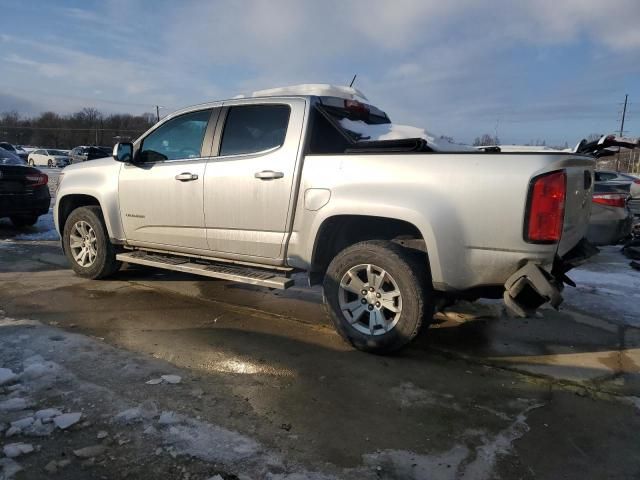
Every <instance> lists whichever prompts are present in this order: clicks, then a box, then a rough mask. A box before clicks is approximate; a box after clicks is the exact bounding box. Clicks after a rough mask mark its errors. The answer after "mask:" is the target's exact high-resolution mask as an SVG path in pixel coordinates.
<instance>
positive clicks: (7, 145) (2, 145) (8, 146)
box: [0, 142, 16, 152]
mask: <svg viewBox="0 0 640 480" xmlns="http://www.w3.org/2000/svg"><path fill="white" fill-rule="evenodd" d="M0 148H4V149H5V150H7V151H9V152H15V151H16V149H15V148H13V145H11V144H10V143H6V142H0Z"/></svg>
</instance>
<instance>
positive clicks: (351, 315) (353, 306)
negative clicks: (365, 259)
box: [338, 263, 402, 335]
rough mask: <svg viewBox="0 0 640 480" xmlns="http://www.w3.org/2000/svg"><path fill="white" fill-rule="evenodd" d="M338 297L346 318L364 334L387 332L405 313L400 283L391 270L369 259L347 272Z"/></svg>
mask: <svg viewBox="0 0 640 480" xmlns="http://www.w3.org/2000/svg"><path fill="white" fill-rule="evenodd" d="M338 301H339V304H340V310H341V311H342V314H343V315H344V317H345V319H346V320H347V321H348V322H349V323H350V324H351V326H352V327H353V328H355V329H356V330H357V331H359V332H360V333H363V334H365V335H384V334H385V333H387V332H389V331H391V330H392V329H393V328H394V327H395V326H396V325H397V323H398V321H399V320H400V315H401V314H402V294H401V293H400V289H399V288H398V284H397V283H396V281H395V280H394V278H393V277H392V276H391V274H389V272H387V271H385V270H384V269H382V268H380V267H378V266H376V265H373V264H370V263H369V264H361V265H356V266H355V267H352V268H350V269H349V270H348V271H347V273H345V274H344V276H343V277H342V280H340V291H339V296H338Z"/></svg>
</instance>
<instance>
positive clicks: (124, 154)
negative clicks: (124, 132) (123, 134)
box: [113, 142, 133, 163]
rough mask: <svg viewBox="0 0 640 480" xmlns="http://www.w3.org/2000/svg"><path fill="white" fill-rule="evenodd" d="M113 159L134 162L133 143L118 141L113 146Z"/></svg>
mask: <svg viewBox="0 0 640 480" xmlns="http://www.w3.org/2000/svg"><path fill="white" fill-rule="evenodd" d="M113 159H114V160H116V161H118V162H123V163H131V162H133V143H130V142H123V143H116V144H115V146H114V147H113Z"/></svg>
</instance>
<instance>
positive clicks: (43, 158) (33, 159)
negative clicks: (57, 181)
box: [28, 148, 71, 168]
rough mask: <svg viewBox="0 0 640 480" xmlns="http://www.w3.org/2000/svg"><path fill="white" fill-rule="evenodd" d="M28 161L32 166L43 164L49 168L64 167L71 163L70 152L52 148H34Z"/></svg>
mask: <svg viewBox="0 0 640 480" xmlns="http://www.w3.org/2000/svg"><path fill="white" fill-rule="evenodd" d="M28 162H29V165H31V166H32V167H36V166H42V167H49V168H54V167H60V168H63V167H66V166H67V165H69V164H70V163H71V161H70V159H69V154H68V153H66V152H65V151H63V150H56V149H51V148H48V149H42V148H41V149H39V150H34V151H33V152H31V153H30V154H29V160H28Z"/></svg>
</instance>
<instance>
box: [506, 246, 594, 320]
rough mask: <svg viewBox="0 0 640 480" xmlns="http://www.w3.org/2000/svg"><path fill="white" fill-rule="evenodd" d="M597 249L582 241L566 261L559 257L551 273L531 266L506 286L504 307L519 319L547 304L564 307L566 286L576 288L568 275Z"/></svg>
mask: <svg viewBox="0 0 640 480" xmlns="http://www.w3.org/2000/svg"><path fill="white" fill-rule="evenodd" d="M598 251H599V250H598V249H597V248H596V247H594V246H593V245H592V244H591V243H589V242H588V241H587V240H586V239H582V240H581V241H580V242H579V243H578V244H577V245H576V246H575V247H574V248H573V249H572V250H571V251H569V252H568V253H567V254H566V255H565V256H564V257H562V258H560V257H556V260H555V261H554V264H553V268H552V270H551V273H549V272H547V271H546V270H544V269H542V268H541V267H540V266H539V265H538V264H536V263H534V262H528V263H527V264H526V265H525V266H523V267H522V268H520V269H519V270H518V271H517V272H515V273H514V274H513V275H511V276H510V277H509V278H508V279H507V281H506V282H505V284H504V288H505V291H504V295H503V298H504V303H505V306H506V307H507V309H509V311H510V312H511V313H512V314H514V315H516V316H518V317H528V316H530V315H531V314H533V313H534V312H535V311H536V310H537V309H538V308H539V307H541V306H542V305H544V304H545V303H548V304H550V305H551V306H552V307H553V308H558V307H559V306H560V304H561V303H562V290H563V288H564V284H565V283H566V284H568V285H571V286H574V287H575V284H574V283H573V281H572V280H571V279H570V278H569V277H567V276H566V273H567V272H568V271H569V270H571V269H572V268H575V267H577V266H579V265H581V264H582V263H584V262H586V261H587V260H588V259H589V258H591V257H592V256H593V255H595V254H597V253H598Z"/></svg>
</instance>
